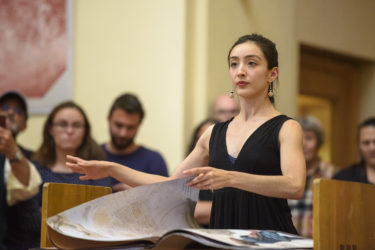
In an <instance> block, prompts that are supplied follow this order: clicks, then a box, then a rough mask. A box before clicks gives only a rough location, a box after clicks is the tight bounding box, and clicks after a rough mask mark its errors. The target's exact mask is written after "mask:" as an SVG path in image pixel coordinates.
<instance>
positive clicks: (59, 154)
mask: <svg viewBox="0 0 375 250" xmlns="http://www.w3.org/2000/svg"><path fill="white" fill-rule="evenodd" d="M66 155H73V156H74V155H76V151H75V150H60V149H56V161H55V163H54V164H53V165H52V166H51V170H52V172H56V173H73V171H72V170H71V169H70V168H68V167H67V166H66V165H65V162H66Z"/></svg>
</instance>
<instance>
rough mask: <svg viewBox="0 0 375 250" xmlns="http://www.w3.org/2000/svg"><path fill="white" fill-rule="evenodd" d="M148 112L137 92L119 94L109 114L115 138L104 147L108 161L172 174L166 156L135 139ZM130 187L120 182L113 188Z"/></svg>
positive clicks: (111, 133)
mask: <svg viewBox="0 0 375 250" xmlns="http://www.w3.org/2000/svg"><path fill="white" fill-rule="evenodd" d="M144 115H145V112H144V110H143V107H142V104H141V102H140V101H139V99H138V98H137V97H136V96H135V95H133V94H129V93H126V94H122V95H120V96H119V97H117V98H116V100H115V101H114V102H113V104H112V106H111V108H110V110H109V114H108V123H109V133H110V135H111V140H110V141H109V142H107V143H105V144H103V145H102V149H103V150H104V152H105V153H106V156H107V160H108V161H111V162H116V163H119V164H122V165H126V166H128V167H131V168H133V169H135V170H138V171H142V172H145V173H149V174H157V175H162V176H168V170H167V166H166V164H165V161H164V159H163V157H162V156H161V155H160V154H159V153H158V152H156V151H153V150H151V149H148V148H146V147H145V146H142V145H139V144H137V143H136V142H135V141H134V139H135V137H136V135H137V132H138V129H139V127H140V125H141V123H142V120H143V117H144ZM127 188H129V186H127V185H126V184H123V183H119V182H118V181H115V182H114V185H113V187H112V189H113V190H114V191H119V190H124V189H127Z"/></svg>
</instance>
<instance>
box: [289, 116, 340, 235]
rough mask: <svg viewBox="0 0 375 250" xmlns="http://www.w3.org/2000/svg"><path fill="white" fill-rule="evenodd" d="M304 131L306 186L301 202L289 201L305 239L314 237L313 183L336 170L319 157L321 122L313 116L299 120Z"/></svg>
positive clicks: (297, 226)
mask: <svg viewBox="0 0 375 250" xmlns="http://www.w3.org/2000/svg"><path fill="white" fill-rule="evenodd" d="M297 121H298V122H299V123H300V124H301V127H302V130H303V153H304V155H305V160H306V184H305V191H304V193H303V197H302V199H301V200H288V203H289V206H290V209H291V212H292V219H293V223H294V225H295V227H296V229H297V231H298V232H299V233H300V234H301V235H302V236H304V237H309V238H312V236H313V197H312V193H313V182H314V179H315V178H332V175H333V173H334V170H335V168H334V167H333V165H331V164H328V163H326V162H324V161H323V160H322V159H321V158H320V157H319V149H320V147H321V146H322V145H323V143H324V130H323V127H322V125H321V123H320V121H319V120H318V119H317V118H315V117H313V116H304V117H300V118H298V119H297Z"/></svg>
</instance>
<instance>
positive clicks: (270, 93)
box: [268, 82, 273, 97]
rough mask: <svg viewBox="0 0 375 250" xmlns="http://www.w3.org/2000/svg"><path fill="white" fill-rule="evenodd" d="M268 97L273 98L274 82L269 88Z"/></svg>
mask: <svg viewBox="0 0 375 250" xmlns="http://www.w3.org/2000/svg"><path fill="white" fill-rule="evenodd" d="M268 96H269V97H273V82H270V85H269V86H268Z"/></svg>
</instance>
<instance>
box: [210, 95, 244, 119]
mask: <svg viewBox="0 0 375 250" xmlns="http://www.w3.org/2000/svg"><path fill="white" fill-rule="evenodd" d="M238 112H239V109H238V103H237V101H236V100H235V99H234V98H233V96H232V97H230V96H229V95H221V96H219V97H217V98H216V100H215V102H214V103H213V105H212V109H211V112H210V117H212V119H214V120H217V121H219V122H225V121H227V120H229V119H231V118H232V117H235V116H236V115H237V114H238Z"/></svg>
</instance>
